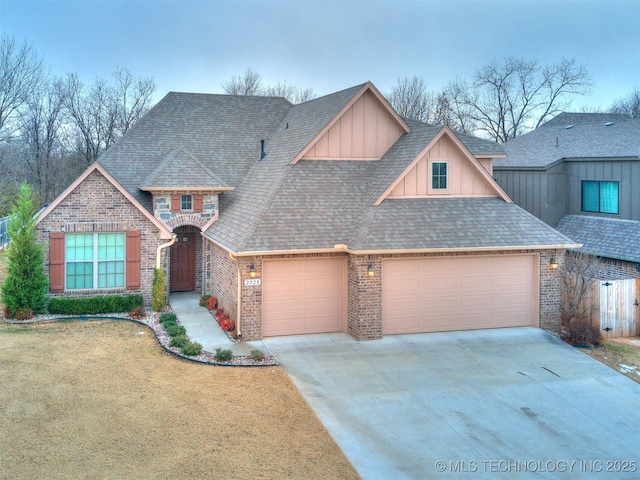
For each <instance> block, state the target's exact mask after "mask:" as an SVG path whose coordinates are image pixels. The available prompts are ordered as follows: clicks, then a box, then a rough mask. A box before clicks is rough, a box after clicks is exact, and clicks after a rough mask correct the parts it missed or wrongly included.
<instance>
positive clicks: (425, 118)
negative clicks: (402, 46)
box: [386, 75, 437, 123]
mask: <svg viewBox="0 0 640 480" xmlns="http://www.w3.org/2000/svg"><path fill="white" fill-rule="evenodd" d="M386 98H387V100H388V101H389V103H390V104H391V106H392V107H393V108H394V109H395V110H396V112H398V113H399V114H400V115H402V116H403V117H406V118H411V119H413V120H418V121H421V122H428V123H434V119H435V112H436V108H437V107H436V98H435V95H434V94H433V93H431V92H429V91H428V90H427V87H426V84H425V81H424V79H423V78H422V77H418V76H417V75H414V76H413V77H404V78H398V80H397V81H396V84H395V85H394V86H393V87H392V89H391V92H389V93H388V94H387V95H386Z"/></svg>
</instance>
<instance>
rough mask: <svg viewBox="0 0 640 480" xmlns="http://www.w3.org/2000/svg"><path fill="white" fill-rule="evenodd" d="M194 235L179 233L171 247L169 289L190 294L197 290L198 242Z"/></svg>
mask: <svg viewBox="0 0 640 480" xmlns="http://www.w3.org/2000/svg"><path fill="white" fill-rule="evenodd" d="M195 240H196V239H195V235H194V234H193V233H178V238H177V239H176V242H175V243H174V244H173V245H172V246H171V268H170V275H169V289H170V290H171V291H172V292H190V291H192V290H195V289H196V242H195Z"/></svg>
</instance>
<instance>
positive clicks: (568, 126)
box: [564, 125, 573, 130]
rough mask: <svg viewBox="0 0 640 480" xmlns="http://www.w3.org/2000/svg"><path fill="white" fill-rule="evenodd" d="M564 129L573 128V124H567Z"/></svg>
mask: <svg viewBox="0 0 640 480" xmlns="http://www.w3.org/2000/svg"><path fill="white" fill-rule="evenodd" d="M564 128H565V130H569V129H570V128H573V125H567V126H566V127H564Z"/></svg>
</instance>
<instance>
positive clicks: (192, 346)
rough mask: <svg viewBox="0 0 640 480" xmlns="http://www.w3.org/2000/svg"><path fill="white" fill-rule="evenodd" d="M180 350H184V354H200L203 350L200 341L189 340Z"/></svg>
mask: <svg viewBox="0 0 640 480" xmlns="http://www.w3.org/2000/svg"><path fill="white" fill-rule="evenodd" d="M180 350H181V351H182V354H183V355H189V356H193V355H200V353H201V352H202V345H200V344H199V343H198V342H187V344H186V345H185V346H183V347H182V348H181V349H180Z"/></svg>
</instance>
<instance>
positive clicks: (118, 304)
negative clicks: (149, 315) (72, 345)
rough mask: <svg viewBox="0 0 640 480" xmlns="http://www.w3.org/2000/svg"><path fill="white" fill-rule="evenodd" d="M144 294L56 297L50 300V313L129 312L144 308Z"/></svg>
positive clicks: (91, 313)
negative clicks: (136, 308)
mask: <svg viewBox="0 0 640 480" xmlns="http://www.w3.org/2000/svg"><path fill="white" fill-rule="evenodd" d="M142 306H143V300H142V295H107V296H103V297H82V298H67V297H55V298H52V299H51V301H50V302H49V307H48V310H49V313H53V314H58V315H94V314H100V313H121V312H129V311H131V310H133V309H134V308H135V307H140V308H142Z"/></svg>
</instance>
